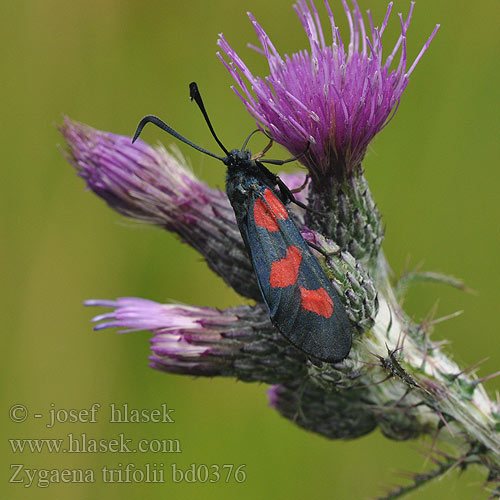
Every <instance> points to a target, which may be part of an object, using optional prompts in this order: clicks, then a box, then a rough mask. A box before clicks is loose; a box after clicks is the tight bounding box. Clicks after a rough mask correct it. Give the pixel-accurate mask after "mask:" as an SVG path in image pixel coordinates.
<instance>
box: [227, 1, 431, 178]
mask: <svg viewBox="0 0 500 500" xmlns="http://www.w3.org/2000/svg"><path fill="white" fill-rule="evenodd" d="M342 3H343V6H344V11H345V14H346V16H347V20H348V23H349V29H350V40H349V45H348V47H347V52H346V49H345V46H344V43H343V41H342V39H341V37H340V34H339V30H338V27H337V26H336V24H335V19H334V17H333V13H332V11H331V9H330V6H329V4H328V2H327V1H325V6H326V10H327V12H328V17H329V20H330V24H331V30H332V38H333V41H332V44H331V45H326V42H325V36H324V33H323V30H322V27H321V23H320V20H319V15H318V12H317V10H316V7H315V5H314V2H312V1H311V2H310V6H309V5H308V3H307V2H306V1H305V0H299V1H298V2H297V4H296V5H295V6H294V9H295V11H296V13H297V15H298V17H299V20H300V22H301V24H302V26H303V28H304V31H305V32H306V35H307V37H308V39H309V45H310V47H309V52H308V51H306V50H302V51H300V52H297V53H294V54H292V55H291V56H288V55H285V56H284V58H283V57H282V56H281V55H280V54H279V52H278V51H277V50H276V48H275V47H274V45H273V44H272V42H271V40H270V38H269V36H268V35H267V34H266V32H265V31H264V29H263V28H262V27H261V26H260V25H259V24H258V23H257V21H256V20H255V18H254V17H253V16H252V15H251V14H249V17H250V20H251V22H252V24H253V26H254V28H255V31H256V33H257V37H258V39H259V41H260V44H261V47H262V48H261V49H259V48H255V49H256V50H257V51H258V52H260V53H262V54H263V55H264V56H265V57H266V59H267V60H268V64H269V71H270V75H269V76H267V77H266V78H264V79H262V78H260V77H256V76H254V75H253V73H252V72H251V71H250V69H249V68H248V67H247V66H246V65H245V63H244V62H243V60H242V59H241V58H240V57H239V56H238V54H237V53H236V52H235V51H234V49H233V48H232V47H231V46H230V45H229V43H228V42H227V41H226V39H225V38H224V36H223V35H222V34H221V35H220V37H219V40H218V45H219V47H220V48H221V50H222V51H223V52H224V53H225V55H226V56H227V58H228V59H229V62H227V61H225V60H224V58H223V56H222V55H221V54H220V53H219V54H218V56H219V58H220V59H221V60H222V62H223V63H224V65H225V67H226V69H227V70H228V71H229V73H230V74H231V75H232V76H233V78H234V79H235V81H236V83H237V85H238V88H239V90H238V89H236V88H234V89H233V90H234V91H235V93H236V94H237V95H238V97H239V98H240V99H241V100H242V101H243V103H244V105H245V107H246V108H247V110H248V111H249V112H250V114H252V115H253V116H254V118H255V119H256V120H257V122H258V124H259V126H262V127H265V128H267V129H268V130H269V131H270V132H271V134H272V135H273V137H274V139H275V140H276V141H277V142H279V143H280V144H282V145H283V146H285V147H286V148H287V149H288V150H289V151H290V152H291V153H292V154H293V155H298V154H300V153H301V152H302V151H304V149H305V147H306V145H307V142H310V149H309V151H308V153H307V154H306V155H304V157H303V158H302V161H303V163H304V164H305V165H306V166H307V167H308V168H309V170H310V172H311V175H312V178H313V182H318V179H321V177H322V176H323V177H324V176H325V175H329V176H331V175H332V172H333V173H334V174H335V176H337V177H339V176H341V173H342V172H347V174H351V173H352V172H353V171H354V169H355V168H356V167H357V166H359V165H360V163H361V161H362V159H363V157H364V155H365V153H366V149H367V147H368V144H369V143H370V141H371V140H372V139H373V137H374V136H375V135H376V134H377V133H378V132H380V131H381V130H382V129H383V128H384V127H385V125H387V123H388V121H390V119H391V118H392V117H393V116H394V112H395V111H396V109H397V106H398V104H399V101H400V99H401V96H402V94H403V92H404V90H405V88H406V86H407V85H408V81H409V76H410V74H411V73H412V72H413V70H414V69H415V66H416V64H417V63H418V62H419V61H420V59H421V57H422V55H423V54H424V53H425V51H426V50H427V48H428V47H429V45H430V42H431V41H432V38H433V37H434V35H435V33H436V31H437V29H438V27H439V25H437V26H436V28H435V29H434V31H433V32H432V34H431V36H430V37H429V39H428V40H427V42H426V43H425V45H424V47H423V48H422V50H421V52H420V53H419V55H418V56H417V58H416V59H415V61H414V63H413V64H412V65H411V67H410V69H409V70H408V71H407V70H406V66H407V55H406V32H407V29H408V27H409V24H410V19H411V16H412V13H413V8H414V3H413V2H412V4H411V6H410V11H409V13H408V16H407V18H406V20H403V19H402V17H401V36H400V37H399V39H398V41H397V42H396V45H395V47H394V50H393V51H392V53H391V54H390V55H389V56H388V57H387V58H386V61H385V63H384V62H383V56H382V35H383V33H384V31H385V29H386V27H387V25H388V22H389V17H390V13H391V10H392V2H391V3H390V4H389V6H388V8H387V12H386V15H385V18H384V20H383V22H382V25H381V27H380V28H378V27H375V26H374V23H373V20H372V18H371V15H370V14H369V13H368V19H369V31H370V33H368V32H367V28H366V26H365V23H364V20H363V16H362V15H361V11H360V9H359V7H358V4H357V2H356V1H355V0H353V5H354V9H353V11H352V12H351V11H350V9H349V7H348V5H347V2H346V0H342ZM370 39H371V40H370ZM398 52H399V53H400V56H399V61H398V63H397V67H396V69H392V70H391V69H390V67H391V65H392V62H393V59H394V57H395V56H396V55H397V54H398ZM244 78H245V79H246V80H247V81H248V83H245V80H244Z"/></svg>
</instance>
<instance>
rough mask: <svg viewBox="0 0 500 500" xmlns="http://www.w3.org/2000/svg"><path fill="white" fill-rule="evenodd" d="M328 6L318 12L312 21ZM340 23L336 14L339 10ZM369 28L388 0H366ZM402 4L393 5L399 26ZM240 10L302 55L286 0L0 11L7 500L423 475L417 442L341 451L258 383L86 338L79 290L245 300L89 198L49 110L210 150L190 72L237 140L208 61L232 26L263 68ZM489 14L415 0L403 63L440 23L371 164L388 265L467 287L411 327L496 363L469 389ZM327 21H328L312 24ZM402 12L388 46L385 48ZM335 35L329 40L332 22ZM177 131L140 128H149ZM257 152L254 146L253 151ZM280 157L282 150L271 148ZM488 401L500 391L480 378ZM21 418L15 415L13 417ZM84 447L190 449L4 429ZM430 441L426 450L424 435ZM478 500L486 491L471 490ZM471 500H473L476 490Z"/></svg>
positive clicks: (489, 286)
mask: <svg viewBox="0 0 500 500" xmlns="http://www.w3.org/2000/svg"><path fill="white" fill-rule="evenodd" d="M320 3H321V2H319V1H318V7H321V9H320V10H321V12H322V14H323V13H324V9H323V8H322V6H321V5H319V4H320ZM331 3H332V7H333V9H334V12H335V14H336V20H337V22H338V24H339V25H340V26H341V27H342V28H343V31H342V33H343V34H345V33H346V30H345V27H346V23H345V16H344V15H343V9H342V7H341V3H340V0H332V2H331ZM360 6H361V8H362V10H363V11H364V10H365V9H367V8H370V9H371V10H372V12H373V15H374V18H375V19H376V20H377V21H378V20H381V19H382V17H383V15H384V13H385V8H386V3H385V2H381V1H379V0H371V1H369V0H361V1H360ZM408 8H409V2H407V1H401V2H396V3H395V8H394V11H393V14H396V13H397V12H400V11H403V12H405V13H406V12H407V10H408ZM247 10H251V11H252V13H253V14H254V15H255V16H256V18H257V19H258V20H259V21H260V22H261V24H262V25H263V26H264V28H265V29H266V30H267V32H268V34H269V35H270V36H271V38H272V40H273V42H274V43H275V45H276V46H277V47H278V49H279V50H280V51H282V53H284V52H291V51H294V50H297V49H300V48H302V47H305V46H306V39H305V36H304V34H303V32H302V29H301V27H300V25H299V22H298V20H297V18H296V16H295V14H294V12H293V10H292V5H291V2H289V1H288V0H279V1H276V2H269V1H268V0H253V1H251V2H250V1H249V2H234V1H229V0H225V1H217V2H206V1H201V0H192V1H190V2H182V3H181V2H174V1H168V0H148V1H139V0H136V1H132V0H129V1H120V0H72V1H71V2H68V1H66V0H39V1H37V0H20V1H16V2H13V1H8V0H3V2H1V9H0V24H1V29H0V46H1V49H0V50H1V51H2V59H1V64H2V75H3V76H2V92H1V94H0V100H1V106H0V109H1V110H2V114H3V117H2V120H1V125H0V127H1V133H0V135H1V137H2V163H3V165H2V177H3V180H2V183H1V185H2V190H3V194H2V196H1V203H2V204H3V209H2V213H3V217H2V224H1V231H2V241H3V242H4V243H3V245H2V252H3V255H2V262H3V264H4V276H5V277H4V279H3V280H2V281H3V283H4V286H3V287H2V290H3V297H2V305H3V306H4V308H5V313H4V314H3V319H4V327H3V330H4V335H3V339H2V343H3V345H2V352H3V359H2V370H3V373H2V378H1V383H2V402H3V408H4V409H3V410H2V411H3V419H4V420H3V425H2V430H3V432H5V436H4V439H3V443H4V444H3V445H2V446H3V447H4V448H3V452H2V457H3V461H4V464H3V472H4V479H3V483H2V489H5V495H4V497H5V498H12V499H14V498H16V499H17V498H19V499H25V498H26V499H31V498H37V499H49V498H50V499H52V498H71V499H72V500H78V499H91V498H107V499H110V500H111V499H114V498H126V499H139V498H144V497H147V498H151V499H160V498H161V499H163V498H194V497H195V496H196V497H199V498H234V497H236V498H242V499H245V498H255V497H256V496H260V497H263V498H302V497H304V496H307V495H310V494H311V492H314V495H315V497H318V498H334V499H336V500H337V499H338V500H343V499H352V498H355V499H358V498H360V499H362V498H368V497H373V496H375V495H377V494H380V493H382V491H383V488H382V487H383V486H384V484H388V483H394V482H397V481H404V480H403V479H401V478H400V476H399V475H398V474H399V472H400V471H401V470H411V471H416V472H418V471H421V470H422V467H423V464H424V458H423V457H422V455H420V454H419V453H418V452H417V450H416V448H417V447H422V443H415V442H407V443H395V442H391V441H389V440H387V439H385V438H383V437H382V436H381V435H380V434H379V433H378V432H374V433H372V434H371V435H369V436H367V437H364V438H362V439H359V440H356V441H353V442H337V441H335V442H329V441H327V440H325V439H323V438H320V437H317V436H315V435H310V434H308V433H306V432H304V431H302V430H299V429H298V428H296V427H294V426H293V425H292V424H291V423H289V422H288V421H285V420H284V419H282V418H281V417H280V416H279V415H278V414H276V413H275V412H274V411H272V410H271V409H270V408H268V406H267V399H266V395H265V389H266V387H265V386H257V385H247V384H244V383H236V382H235V381H233V380H222V379H213V380H209V379H198V380H195V379H190V378H188V377H179V376H171V375H166V374H162V373H159V372H155V371H153V370H151V369H149V368H148V364H147V356H148V337H149V335H148V333H135V334H130V335H122V336H119V335H116V334H115V333H114V332H113V331H105V332H101V333H94V332H92V329H91V324H90V323H89V320H90V318H91V317H92V316H93V315H95V314H96V313H97V312H98V311H97V310H92V309H85V308H83V307H82V302H83V301H84V300H85V299H87V298H116V297H119V296H139V297H145V298H150V299H153V300H158V301H160V302H161V301H167V300H169V299H175V300H177V301H181V302H184V303H188V304H196V305H207V306H214V307H221V308H223V307H228V306H234V305H237V304H241V303H243V299H242V298H240V297H238V296H236V294H234V293H233V292H232V291H231V290H230V289H228V287H227V286H226V285H225V284H224V283H223V282H222V281H221V280H220V279H219V278H217V277H216V276H214V275H213V274H212V273H211V272H210V271H209V270H208V269H207V267H206V266H205V264H204V263H203V262H202V261H201V259H200V257H199V256H198V255H197V254H196V253H195V252H194V251H192V250H191V249H190V248H188V247H187V246H186V245H183V244H181V243H180V242H179V241H178V240H177V239H176V238H175V237H173V236H172V235H170V234H166V233H165V232H163V231H161V230H159V229H152V228H149V227H146V226H141V225H138V224H136V223H135V222H133V221H129V220H125V219H124V218H122V217H120V216H118V215H117V214H115V213H113V212H112V211H111V210H110V209H109V208H107V206H106V205H105V204H104V202H102V201H101V200H99V199H98V198H97V197H95V196H94V195H93V194H91V193H90V192H88V191H85V190H84V185H83V182H82V181H81V180H80V179H79V178H77V177H76V176H75V175H74V172H73V170H72V168H71V167H70V166H69V165H68V164H67V163H66V161H65V160H64V159H63V157H62V155H61V153H60V151H59V150H58V148H57V145H58V144H61V143H62V140H61V137H60V135H59V133H58V131H57V129H56V125H57V124H59V123H60V122H61V116H62V114H63V113H64V114H67V115H69V116H70V117H72V118H74V119H76V120H79V121H81V122H84V123H88V124H89V125H92V126H93V127H96V128H99V129H102V130H108V131H112V132H115V133H120V134H131V133H132V132H133V130H134V128H135V126H136V124H137V122H138V120H139V119H140V118H141V117H142V116H143V115H144V114H146V113H156V114H158V115H160V116H162V117H163V118H164V119H165V120H167V121H168V122H169V123H170V124H171V125H173V126H174V127H175V128H176V129H178V130H179V131H180V132H181V133H183V134H185V135H187V136H188V137H190V138H192V139H193V140H194V141H196V142H198V143H200V144H202V145H207V146H209V147H210V148H212V149H213V141H212V140H211V138H210V137H209V132H208V130H207V129H206V126H205V124H204V122H203V120H202V118H201V116H200V114H199V112H198V110H197V109H196V107H195V106H193V105H191V104H190V103H189V100H188V88H187V85H188V83H189V82H190V81H192V80H197V81H198V83H199V85H200V87H201V89H202V92H203V95H204V96H205V100H206V103H207V107H208V108H209V110H210V113H211V116H212V120H213V122H214V124H215V127H216V129H217V131H218V134H219V136H220V137H221V138H222V139H223V141H224V142H225V143H226V144H227V145H229V146H232V145H239V144H240V143H241V142H242V140H243V138H245V137H246V135H247V134H248V132H249V131H250V130H252V127H253V126H254V125H253V121H252V119H251V118H250V117H249V115H247V113H246V112H245V110H244V108H243V106H242V105H241V103H240V102H239V100H238V99H237V97H236V96H235V95H234V94H233V93H232V92H231V90H230V89H229V85H230V84H231V80H230V78H229V76H228V75H227V74H226V71H225V69H224V68H223V67H222V65H221V64H220V62H219V61H218V59H217V58H216V55H215V52H216V45H215V41H216V37H217V34H218V33H219V32H221V31H223V32H224V34H225V35H226V37H227V38H228V40H229V41H230V43H231V44H233V46H234V47H235V49H237V50H238V52H239V54H240V55H241V56H242V57H243V58H244V59H245V60H246V61H248V64H249V65H251V67H252V68H253V69H254V70H255V72H256V73H258V74H261V75H264V74H267V69H266V63H265V60H264V58H262V57H261V56H259V55H258V54H254V53H253V52H252V51H251V50H250V49H248V48H247V47H246V43H247V42H249V41H251V42H255V40H256V36H255V34H254V33H253V30H252V28H251V24H250V22H249V21H248V19H247V18H246V15H245V12H246V11H247ZM498 14H499V10H498V1H497V0H482V1H481V2H478V3H474V4H473V3H472V2H470V1H468V0H461V1H457V0H440V1H438V2H436V1H434V0H419V1H418V2H417V5H416V9H415V14H414V18H413V21H412V24H411V27H410V33H409V40H408V45H409V53H410V60H412V58H413V57H414V56H415V55H416V54H417V53H418V51H419V50H420V48H421V46H422V45H423V43H424V42H425V40H426V39H427V37H428V35H429V34H430V32H431V31H432V29H433V26H434V24H435V23H441V25H442V27H441V29H440V31H439V32H438V35H437V37H436V38H435V40H434V42H433V43H432V46H431V49H430V50H429V51H428V53H426V54H425V56H424V58H423V60H422V61H421V62H420V64H419V65H418V67H417V69H416V71H415V72H414V73H413V75H412V79H411V82H410V85H409V87H408V89H407V91H406V93H405V95H404V97H403V102H402V104H401V106H400V109H399V111H398V114H397V116H396V118H395V119H394V121H393V122H392V124H391V125H390V126H389V127H388V128H387V129H386V130H384V131H383V132H382V133H381V134H380V136H379V137H378V138H377V139H376V140H375V141H374V143H372V146H371V149H370V151H369V153H368V155H367V157H366V159H365V162H364V166H365V169H366V172H367V177H368V179H369V181H370V185H371V189H372V192H373V194H374V197H375V199H376V201H377V203H378V205H379V207H380V210H381V212H382V213H383V216H384V221H385V224H386V226H387V236H386V241H385V245H384V248H385V252H386V253H387V256H388V259H389V262H390V263H391V265H392V266H393V268H394V270H395V272H396V273H399V272H401V270H402V269H403V267H404V265H405V261H406V259H407V257H408V256H410V259H411V260H410V262H411V264H412V265H417V264H418V263H419V262H420V261H421V260H423V261H424V268H425V269H427V270H437V271H442V272H444V273H448V274H451V275H454V276H457V277H461V278H463V279H464V280H465V282H466V283H467V285H469V286H470V287H471V288H473V289H475V290H477V291H478V292H479V294H478V295H477V296H474V295H470V294H465V293H461V292H458V291H456V290H454V289H447V288H446V287H440V286H423V285H422V286H417V287H416V288H415V289H413V290H412V291H411V293H410V296H409V298H408V300H407V302H406V308H407V311H408V312H409V314H411V315H412V316H413V317H414V318H415V319H421V318H422V317H424V316H425V315H426V313H427V312H428V311H429V309H430V308H431V307H432V306H433V304H434V303H435V302H436V300H439V308H438V315H445V314H449V313H451V312H454V311H456V310H462V309H463V310H465V314H464V315H462V316H460V317H459V318H456V319H454V320H452V321H449V322H445V323H443V324H441V325H439V327H438V328H437V331H436V333H435V337H436V338H446V339H449V340H450V341H451V342H452V344H451V346H450V347H449V348H448V351H449V352H452V353H453V356H454V357H455V359H456V360H457V361H458V362H459V363H460V364H461V365H463V366H466V365H469V364H472V363H473V362H475V361H477V360H479V359H481V358H483V357H485V356H490V359H489V360H488V361H487V362H486V363H484V364H483V365H482V366H481V368H480V370H479V376H484V375H487V374H489V373H491V372H493V371H495V370H497V369H498V368H499V364H500V363H499V361H500V353H499V349H498V340H497V337H496V335H497V332H498V329H497V326H496V325H497V323H498V320H497V319H496V317H494V316H493V313H495V314H496V313H497V312H498V310H499V307H498V304H499V300H500V294H499V288H500V282H499V275H498V252H499V251H500V238H499V224H498V214H499V210H498V182H499V175H500V174H499V170H498V159H499V155H498V153H499V151H498V137H499V127H498V121H499V120H498V81H499V77H500V75H499V71H498V51H499V36H498V25H497V24H498ZM323 19H325V18H324V17H323ZM398 28H399V21H398V20H397V17H396V16H395V15H394V17H393V18H392V22H391V23H390V27H389V31H388V32H387V38H386V40H385V44H386V45H385V46H386V47H387V48H389V47H390V49H389V50H392V45H391V44H392V42H393V41H394V40H395V38H396V36H397V32H398ZM326 31H328V29H326ZM144 138H145V139H146V140H149V141H150V142H153V143H154V142H155V141H157V140H162V141H164V142H165V143H169V142H170V139H169V138H168V137H167V136H166V135H165V134H162V133H161V132H160V131H157V130H154V128H153V127H152V128H151V129H148V130H147V131H146V134H145V135H144ZM180 147H181V148H182V150H183V151H184V152H185V154H186V155H187V156H188V158H190V160H191V162H192V165H193V168H194V170H195V172H196V173H197V174H198V175H199V176H200V177H201V178H203V179H204V180H206V181H207V182H209V183H210V184H211V185H212V186H223V179H224V169H223V168H221V166H220V164H218V163H217V162H216V161H215V160H212V159H210V158H207V157H204V156H202V155H200V154H197V153H196V152H193V151H192V150H189V149H188V148H185V147H183V145H181V146H180ZM255 147H257V145H256V146H255ZM273 155H274V156H279V155H281V157H285V156H286V152H283V151H279V148H276V149H275V150H274V153H273ZM486 386H487V388H488V390H489V391H490V393H491V394H492V395H493V392H494V390H495V389H498V388H499V387H500V383H499V382H498V380H492V381H490V382H488V383H487V384H486ZM94 402H98V403H100V404H101V405H102V406H103V409H101V414H100V415H101V418H100V421H99V422H98V423H95V424H69V423H68V424H59V425H58V427H55V428H53V429H47V428H46V427H45V421H43V422H42V421H40V420H37V419H34V418H32V415H33V414H34V413H37V412H38V413H43V414H47V411H48V410H49V409H50V408H51V406H50V405H51V404H52V403H53V404H54V405H55V407H57V408H67V409H69V408H88V407H90V405H91V404H92V403H94ZM110 402H114V403H117V404H121V403H124V402H126V403H128V404H129V406H130V407H134V408H157V407H159V406H160V405H161V404H162V403H164V402H166V403H167V404H168V406H169V408H174V409H175V417H176V423H175V424H170V425H163V424H128V425H123V426H120V425H117V424H110V423H109V422H107V421H106V420H107V419H106V418H104V416H105V414H104V413H103V411H104V410H105V409H106V407H107V405H108V404H109V403H110ZM17 403H22V404H24V405H26V406H27V407H28V409H29V411H30V412H31V417H30V418H29V419H28V421H27V422H26V423H24V424H14V423H12V422H11V421H10V420H9V418H8V408H9V407H10V406H11V405H13V404H17ZM70 432H72V433H75V434H79V433H82V432H86V433H87V434H88V436H89V437H95V438H108V439H111V438H113V437H116V436H117V435H118V434H119V433H124V434H125V436H126V437H129V438H134V439H140V438H158V439H161V438H171V439H179V440H180V441H181V444H182V449H183V452H182V453H181V454H178V455H168V456H160V455H159V454H137V455H118V454H108V455H105V454H81V455H71V456H68V455H64V454H62V453H61V454H57V453H42V454H30V453H24V454H13V453H12V452H11V451H10V448H9V447H8V445H7V441H6V438H7V437H9V438H38V437H42V438H43V437H49V438H59V437H61V438H62V437H64V436H66V435H67V434H68V433H70ZM427 444H429V443H427ZM172 461H175V462H176V463H177V464H178V465H179V466H181V467H187V466H188V465H189V464H191V463H197V464H229V463H230V464H236V465H239V464H246V473H247V479H246V481H245V482H244V483H242V484H236V483H234V482H231V483H229V484H225V483H223V482H222V483H218V484H185V483H184V484H172V483H171V482H170V480H168V477H169V475H168V474H167V482H166V483H165V484H146V483H142V484H114V485H109V484H103V483H102V481H100V479H99V478H97V480H96V482H95V483H94V484H55V485H53V486H50V487H49V488H39V487H36V486H34V485H33V486H31V487H29V488H28V487H24V486H23V485H22V484H8V479H9V477H10V475H11V470H10V469H9V464H12V463H17V464H24V466H25V467H26V468H28V469H36V468H62V467H67V468H93V469H95V470H96V471H97V470H99V469H100V468H101V467H102V466H103V465H107V466H108V467H119V466H118V464H119V463H121V464H123V465H126V464H127V463H129V462H131V463H134V464H136V466H137V467H141V466H143V465H144V464H146V463H150V464H153V463H157V464H158V463H164V465H165V467H167V471H168V467H169V464H170V463H171V462H172ZM483 478H484V475H483V474H479V473H478V472H477V471H473V470H470V471H468V472H466V473H465V474H463V475H460V474H459V473H458V471H453V472H452V473H450V474H449V475H447V476H446V478H445V479H444V480H442V481H440V482H437V483H436V484H432V485H431V486H429V487H427V488H426V489H425V490H423V491H419V492H417V493H415V494H414V495H413V496H412V498H415V499H424V498H425V499H433V498H439V499H448V498H449V499H451V498H453V499H470V498H478V497H476V496H475V495H477V494H478V492H479V484H480V481H481V480H482V479H483ZM483 496H484V497H486V495H483ZM481 498H482V496H481Z"/></svg>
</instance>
